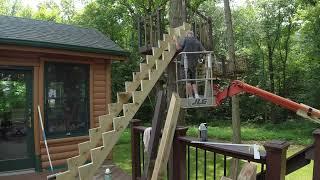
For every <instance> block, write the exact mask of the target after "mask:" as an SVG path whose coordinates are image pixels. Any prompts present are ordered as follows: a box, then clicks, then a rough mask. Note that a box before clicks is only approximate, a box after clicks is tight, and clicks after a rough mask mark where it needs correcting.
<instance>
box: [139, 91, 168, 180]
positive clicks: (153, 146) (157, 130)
mask: <svg viewBox="0 0 320 180" xmlns="http://www.w3.org/2000/svg"><path fill="white" fill-rule="evenodd" d="M165 102H166V96H165V94H164V92H163V91H159V92H158V94H157V104H156V107H155V112H154V115H153V119H152V130H151V136H150V140H149V147H148V153H147V154H148V155H147V157H146V158H145V159H146V161H145V166H144V172H143V176H142V179H143V180H147V179H150V178H151V176H152V170H153V167H154V163H155V160H156V158H157V149H158V146H159V141H160V135H161V128H162V124H163V121H164V118H165V110H166V103H165Z"/></svg>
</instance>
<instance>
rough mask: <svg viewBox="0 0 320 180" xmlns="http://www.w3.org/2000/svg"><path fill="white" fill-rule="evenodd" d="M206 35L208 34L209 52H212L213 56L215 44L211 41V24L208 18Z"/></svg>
mask: <svg viewBox="0 0 320 180" xmlns="http://www.w3.org/2000/svg"><path fill="white" fill-rule="evenodd" d="M207 27H208V33H209V37H208V38H209V43H208V44H209V46H208V48H209V50H211V51H213V54H215V42H214V40H213V24H212V18H211V17H209V18H208V26H207Z"/></svg>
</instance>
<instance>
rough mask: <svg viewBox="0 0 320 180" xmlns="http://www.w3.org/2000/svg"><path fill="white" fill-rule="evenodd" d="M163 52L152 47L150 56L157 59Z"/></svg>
mask: <svg viewBox="0 0 320 180" xmlns="http://www.w3.org/2000/svg"><path fill="white" fill-rule="evenodd" d="M162 52H163V49H162V48H158V47H152V55H153V56H154V57H155V58H157V59H159V57H160V56H161V54H162Z"/></svg>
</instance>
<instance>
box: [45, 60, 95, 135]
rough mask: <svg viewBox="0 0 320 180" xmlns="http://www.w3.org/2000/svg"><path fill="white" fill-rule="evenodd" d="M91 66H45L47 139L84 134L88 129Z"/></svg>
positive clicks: (60, 64) (56, 64) (52, 64)
mask: <svg viewBox="0 0 320 180" xmlns="http://www.w3.org/2000/svg"><path fill="white" fill-rule="evenodd" d="M89 111H90V108H89V65H83V64H66V63H46V64H45V116H46V123H45V124H46V133H47V134H48V137H54V136H57V137H61V136H76V135H84V134H86V133H87V132H88V127H89V119H90V118H89V117H90V115H89Z"/></svg>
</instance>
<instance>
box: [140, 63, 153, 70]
mask: <svg viewBox="0 0 320 180" xmlns="http://www.w3.org/2000/svg"><path fill="white" fill-rule="evenodd" d="M150 68H151V67H150V66H149V65H148V64H147V63H140V72H144V71H147V70H148V69H150Z"/></svg>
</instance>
